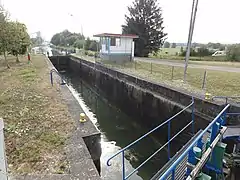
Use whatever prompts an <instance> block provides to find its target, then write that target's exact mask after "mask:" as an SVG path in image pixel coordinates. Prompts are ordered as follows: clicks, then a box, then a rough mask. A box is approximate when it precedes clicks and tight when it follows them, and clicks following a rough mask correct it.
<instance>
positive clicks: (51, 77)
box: [50, 69, 66, 86]
mask: <svg viewBox="0 0 240 180" xmlns="http://www.w3.org/2000/svg"><path fill="white" fill-rule="evenodd" d="M54 72H55V73H56V74H57V75H58V76H59V77H60V78H61V85H65V84H66V81H65V80H64V79H63V77H62V75H61V74H60V73H59V72H58V71H57V70H56V69H51V71H50V81H51V84H52V86H53V73H54Z"/></svg>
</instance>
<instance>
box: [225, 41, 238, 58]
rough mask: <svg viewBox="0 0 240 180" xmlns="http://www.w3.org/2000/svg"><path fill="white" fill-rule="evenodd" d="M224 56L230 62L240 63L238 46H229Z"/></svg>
mask: <svg viewBox="0 0 240 180" xmlns="http://www.w3.org/2000/svg"><path fill="white" fill-rule="evenodd" d="M226 55H227V59H228V60H230V61H240V44H235V45H231V46H229V47H228V48H227V52H226Z"/></svg>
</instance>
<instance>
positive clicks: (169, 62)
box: [135, 58, 240, 73]
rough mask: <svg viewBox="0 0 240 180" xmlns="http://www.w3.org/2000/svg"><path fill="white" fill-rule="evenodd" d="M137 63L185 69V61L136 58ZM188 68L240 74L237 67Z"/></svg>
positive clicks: (194, 66) (206, 66)
mask: <svg viewBox="0 0 240 180" xmlns="http://www.w3.org/2000/svg"><path fill="white" fill-rule="evenodd" d="M135 59H136V60H137V61H141V62H149V63H150V62H152V63H156V64H163V65H169V66H178V67H184V61H183V62H179V61H176V60H167V59H154V58H135ZM188 67H190V68H197V69H206V70H214V71H225V72H237V73H240V68H237V67H229V66H212V65H211V66H210V65H201V64H189V65H188Z"/></svg>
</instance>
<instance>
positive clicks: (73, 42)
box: [51, 30, 99, 51]
mask: <svg viewBox="0 0 240 180" xmlns="http://www.w3.org/2000/svg"><path fill="white" fill-rule="evenodd" d="M51 43H52V44H54V45H55V46H63V47H75V48H78V49H85V50H91V51H97V50H98V47H99V44H98V42H97V41H95V40H91V39H90V38H87V39H86V40H85V37H84V36H83V35H82V34H79V33H72V32H70V31H68V30H64V31H62V32H60V33H57V34H55V35H53V37H52V39H51Z"/></svg>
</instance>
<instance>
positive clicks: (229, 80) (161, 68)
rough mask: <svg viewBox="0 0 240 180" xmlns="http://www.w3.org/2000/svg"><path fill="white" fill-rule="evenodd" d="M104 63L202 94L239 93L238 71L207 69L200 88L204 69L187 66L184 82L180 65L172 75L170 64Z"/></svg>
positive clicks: (239, 74)
mask: <svg viewBox="0 0 240 180" xmlns="http://www.w3.org/2000/svg"><path fill="white" fill-rule="evenodd" d="M104 63H105V65H107V66H110V67H114V68H117V69H119V70H121V71H124V72H126V73H129V74H133V75H137V76H139V77H142V78H145V79H149V80H151V81H154V82H158V83H164V84H167V85H170V86H172V87H177V88H180V89H184V90H186V91H188V92H194V93H198V94H201V95H203V96H204V94H205V93H206V92H208V93H210V94H211V95H212V96H239V95H240V78H239V77H240V73H233V72H222V71H210V70H207V78H206V86H205V87H206V88H205V89H202V85H203V77H204V71H205V70H204V69H196V68H188V72H187V82H186V83H184V82H183V74H184V68H182V67H174V69H173V77H172V68H173V67H172V66H167V65H161V64H154V63H152V67H151V63H145V62H135V63H126V64H124V65H117V64H114V63H109V62H104ZM151 69H152V70H151Z"/></svg>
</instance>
